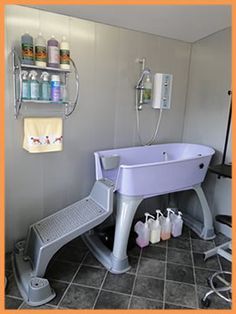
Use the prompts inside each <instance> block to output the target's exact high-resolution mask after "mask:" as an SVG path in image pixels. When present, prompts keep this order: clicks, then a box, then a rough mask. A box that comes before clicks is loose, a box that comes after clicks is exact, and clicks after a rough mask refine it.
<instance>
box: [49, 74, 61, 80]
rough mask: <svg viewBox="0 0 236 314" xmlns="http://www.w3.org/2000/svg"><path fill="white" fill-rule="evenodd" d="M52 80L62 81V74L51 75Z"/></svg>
mask: <svg viewBox="0 0 236 314" xmlns="http://www.w3.org/2000/svg"><path fill="white" fill-rule="evenodd" d="M51 81H57V82H60V76H59V75H54V74H53V75H52V76H51Z"/></svg>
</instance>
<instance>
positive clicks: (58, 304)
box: [56, 252, 89, 309]
mask: <svg viewBox="0 0 236 314" xmlns="http://www.w3.org/2000/svg"><path fill="white" fill-rule="evenodd" d="M88 253H89V252H87V253H86V254H85V255H84V257H83V258H82V260H81V262H80V264H79V266H78V268H77V270H76V272H75V274H74V276H73V277H72V279H71V282H70V283H69V284H68V286H67V288H66V289H65V291H64V293H63V295H62V296H61V298H60V300H59V302H58V303H57V306H56V308H57V309H58V307H59V306H60V304H61V302H62V300H63V298H64V296H65V295H66V293H67V291H68V290H69V288H70V286H71V285H72V282H73V280H74V279H75V277H76V275H77V274H78V272H79V270H80V268H81V266H82V264H83V261H84V260H85V258H86V257H87V255H88Z"/></svg>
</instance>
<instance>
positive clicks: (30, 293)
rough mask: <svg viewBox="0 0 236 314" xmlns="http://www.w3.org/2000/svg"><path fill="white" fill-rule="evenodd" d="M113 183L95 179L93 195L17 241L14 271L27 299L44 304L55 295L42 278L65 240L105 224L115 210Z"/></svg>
mask: <svg viewBox="0 0 236 314" xmlns="http://www.w3.org/2000/svg"><path fill="white" fill-rule="evenodd" d="M113 189H114V187H113V184H112V183H111V182H110V181H108V180H98V181H96V182H95V184H94V186H93V189H92V191H91V193H90V195H89V196H88V197H86V198H84V199H82V200H81V201H78V202H76V203H74V204H72V205H70V206H67V207H66V208H64V209H62V210H60V211H58V212H56V213H55V214H53V215H50V216H48V217H46V218H44V219H42V220H40V221H38V222H36V223H35V224H33V225H31V226H30V228H29V231H28V235H27V239H26V241H24V240H23V241H20V242H18V243H16V245H15V249H14V253H13V270H14V274H15V278H16V282H17V285H18V288H19V290H20V292H21V295H22V297H23V298H24V300H25V302H26V303H27V304H29V305H31V306H39V305H42V304H45V303H47V302H49V301H50V300H52V299H53V298H54V297H55V292H54V291H53V290H52V289H51V287H50V285H49V282H48V280H47V279H45V278H43V276H44V273H45V271H46V268H47V265H48V263H49V261H50V260H51V258H52V257H53V255H54V254H55V253H56V252H57V251H58V250H59V249H60V248H61V247H62V246H63V245H65V244H66V243H68V242H70V241H71V240H73V239H74V238H76V237H78V236H79V235H81V234H83V233H84V232H87V231H89V230H90V229H92V228H94V227H95V226H97V225H99V224H100V223H102V222H103V221H104V220H105V219H106V218H107V217H108V216H109V215H110V214H111V213H112V211H113Z"/></svg>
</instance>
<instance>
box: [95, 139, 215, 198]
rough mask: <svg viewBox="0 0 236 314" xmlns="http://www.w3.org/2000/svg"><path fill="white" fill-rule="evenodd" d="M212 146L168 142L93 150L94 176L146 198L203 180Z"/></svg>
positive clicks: (122, 189)
mask: <svg viewBox="0 0 236 314" xmlns="http://www.w3.org/2000/svg"><path fill="white" fill-rule="evenodd" d="M214 153H215V151H214V149H212V148H210V147H207V146H204V145H197V144H187V143H171V144H159V145H153V146H140V147H129V148H120V149H112V150H104V151H99V152H95V153H94V154H95V165H96V179H97V180H99V179H109V180H111V181H113V183H114V185H115V190H116V191H117V192H119V193H120V194H123V195H128V196H142V197H143V198H147V197H150V196H153V195H161V194H166V193H170V192H175V191H182V190H187V189H190V188H191V187H192V186H195V185H197V184H200V183H201V182H203V180H204V178H205V176H206V172H207V168H208V166H209V163H210V160H211V157H212V155H213V154H214Z"/></svg>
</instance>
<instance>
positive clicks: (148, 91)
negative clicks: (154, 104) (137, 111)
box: [143, 74, 152, 104]
mask: <svg viewBox="0 0 236 314" xmlns="http://www.w3.org/2000/svg"><path fill="white" fill-rule="evenodd" d="M143 88H144V89H143V102H144V103H145V104H147V103H149V102H150V101H151V98H152V82H151V77H150V75H149V74H146V79H145V81H144V83H143Z"/></svg>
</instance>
